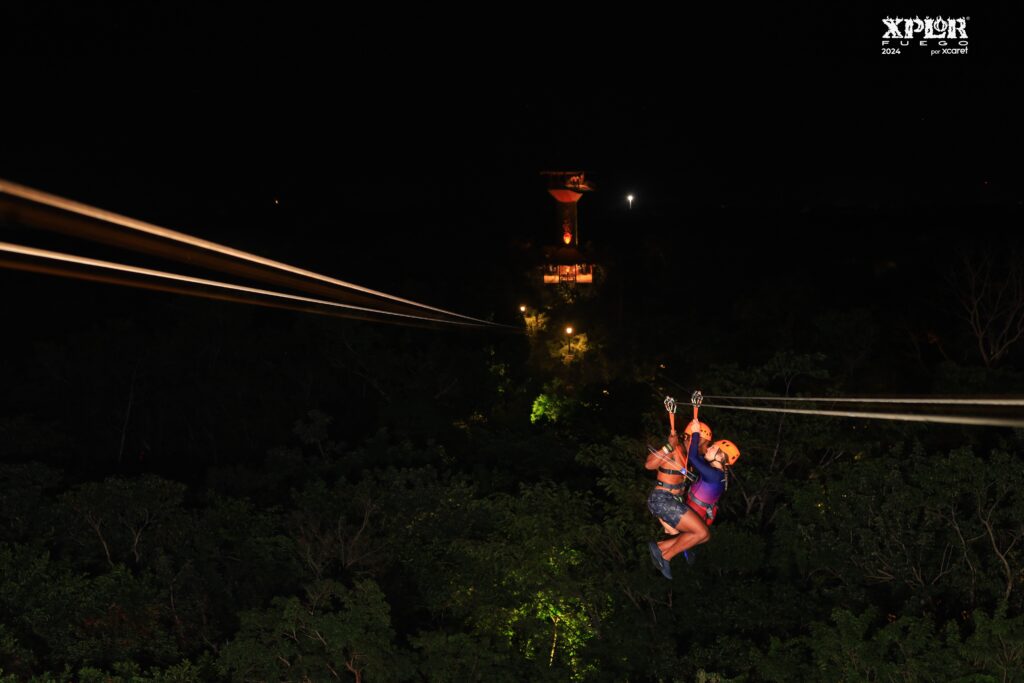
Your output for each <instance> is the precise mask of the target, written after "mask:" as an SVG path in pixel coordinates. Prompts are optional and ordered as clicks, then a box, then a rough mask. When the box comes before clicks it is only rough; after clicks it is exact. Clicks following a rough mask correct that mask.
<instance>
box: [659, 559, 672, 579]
mask: <svg viewBox="0 0 1024 683" xmlns="http://www.w3.org/2000/svg"><path fill="white" fill-rule="evenodd" d="M661 575H662V576H664V577H665V578H666V579H668V580H669V581H671V580H672V567H671V566H669V561H668V560H666V559H665V558H664V557H663V558H661Z"/></svg>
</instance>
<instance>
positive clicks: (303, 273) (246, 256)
mask: <svg viewBox="0 0 1024 683" xmlns="http://www.w3.org/2000/svg"><path fill="white" fill-rule="evenodd" d="M0 194H6V195H9V196H11V197H15V198H18V199H21V200H23V201H26V202H30V203H34V204H37V205H42V206H47V207H50V208H53V209H57V210H60V211H65V212H68V213H72V214H76V215H79V216H83V217H86V218H90V219H94V220H97V221H101V222H104V223H109V224H112V225H116V226H119V227H121V228H125V229H127V230H130V231H134V232H136V233H142V234H145V235H150V236H156V237H159V238H162V239H166V240H171V241H173V242H177V243H180V244H185V245H188V246H190V247H194V248H196V249H199V250H203V251H206V252H214V253H216V254H221V255H224V256H228V257H231V258H235V259H238V260H241V261H244V262H248V263H250V264H257V265H259V266H263V267H265V268H270V269H273V270H277V271H280V272H284V273H289V274H291V275H296V276H299V277H301V278H307V279H310V280H314V281H318V282H322V283H327V284H330V285H333V286H335V287H339V288H342V289H345V290H350V291H355V292H360V293H362V294H366V295H370V296H374V297H379V298H382V299H385V300H387V301H390V302H394V303H398V304H404V305H406V306H414V307H417V308H420V309H424V310H426V311H431V312H433V313H439V314H441V315H446V316H450V317H453V318H460V319H462V320H466V321H470V322H471V323H473V324H475V325H478V326H484V327H499V328H506V329H514V330H516V331H518V328H517V327H514V326H512V325H503V324H500V323H495V322H493V321H489V320H483V319H481V318H474V317H471V316H467V315H463V314H461V313H455V312H454V311H449V310H446V309H443V308H437V307H435V306H429V305H427V304H423V303H420V302H418V301H413V300H411V299H404V298H402V297H397V296H393V295H391V294H387V293H385V292H381V291H378V290H374V289H370V288H368V287H362V286H360V285H356V284H353V283H351V282H346V281H344V280H339V279H336V278H332V277H329V276H326V275H321V274H319V273H315V272H313V271H310V270H305V269H303V268H298V267H295V266H291V265H288V264H286V263H281V262H279V261H274V260H272V259H268V258H264V257H262V256H258V255H256V254H252V253H249V252H246V251H242V250H240V249H234V248H232V247H228V246H225V245H222V244H218V243H216V242H211V241H208V240H204V239H200V238H197V237H193V236H191V235H187V234H185V233H181V232H177V231H175V230H170V229H168V228H163V227H160V226H158V225H154V224H152V223H147V222H145V221H140V220H137V219H134V218H130V217H128V216H122V215H120V214H116V213H113V212H111V211H106V210H104V209H100V208H97V207H93V206H89V205H87V204H82V203H80V202H76V201H73V200H70V199H66V198H63V197H58V196H56V195H52V194H48V193H46V192H42V191H40V190H36V189H33V188H30V187H26V186H23V185H19V184H17V183H12V182H9V181H6V180H3V179H0ZM43 227H47V226H45V225H44V226H43ZM354 308H359V307H354ZM376 312H380V311H379V310H376ZM396 315H400V314H396ZM408 317H417V316H411V315H410V316H408ZM418 317H421V318H422V317H424V316H422V315H421V316H418ZM432 319H434V320H436V318H432Z"/></svg>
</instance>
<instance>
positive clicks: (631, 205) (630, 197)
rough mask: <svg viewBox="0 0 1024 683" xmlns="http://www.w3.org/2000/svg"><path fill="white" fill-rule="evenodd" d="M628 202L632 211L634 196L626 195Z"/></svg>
mask: <svg viewBox="0 0 1024 683" xmlns="http://www.w3.org/2000/svg"><path fill="white" fill-rule="evenodd" d="M626 201H627V202H629V208H631V209H632V208H633V195H631V194H627V195H626Z"/></svg>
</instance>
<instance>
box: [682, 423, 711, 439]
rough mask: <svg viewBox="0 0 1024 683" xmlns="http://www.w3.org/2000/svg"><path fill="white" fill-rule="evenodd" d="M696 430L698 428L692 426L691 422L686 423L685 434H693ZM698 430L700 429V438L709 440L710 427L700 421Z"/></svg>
mask: <svg viewBox="0 0 1024 683" xmlns="http://www.w3.org/2000/svg"><path fill="white" fill-rule="evenodd" d="M696 431H698V430H697V429H695V428H694V427H693V423H692V422H690V423H689V424H687V425H686V435H687V436H690V435H691V434H693V433H694V432H696ZM699 431H700V438H701V439H703V440H705V441H711V427H708V426H707V425H706V424H704V423H703V422H701V423H700V429H699Z"/></svg>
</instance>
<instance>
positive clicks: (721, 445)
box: [713, 439, 740, 466]
mask: <svg viewBox="0 0 1024 683" xmlns="http://www.w3.org/2000/svg"><path fill="white" fill-rule="evenodd" d="M713 445H714V446H717V447H718V450H720V451H722V452H723V453H725V457H726V459H727V460H728V462H729V465H730V466H731V465H734V464H736V461H737V460H739V459H740V449H739V448H737V447H736V444H734V443H733V442H732V441H729V440H728V439H722V440H721V441H716V442H715V443H714V444H713Z"/></svg>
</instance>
